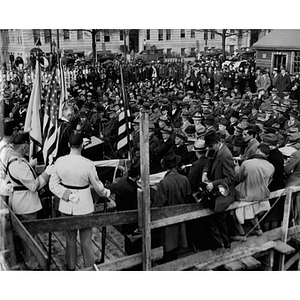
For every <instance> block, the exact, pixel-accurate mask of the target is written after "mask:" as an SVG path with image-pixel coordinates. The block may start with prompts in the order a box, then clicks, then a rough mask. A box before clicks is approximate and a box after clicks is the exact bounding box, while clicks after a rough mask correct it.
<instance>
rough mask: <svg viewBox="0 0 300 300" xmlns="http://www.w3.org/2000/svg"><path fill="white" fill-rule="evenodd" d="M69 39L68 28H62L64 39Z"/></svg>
mask: <svg viewBox="0 0 300 300" xmlns="http://www.w3.org/2000/svg"><path fill="white" fill-rule="evenodd" d="M69 39H70V30H69V29H64V40H69Z"/></svg>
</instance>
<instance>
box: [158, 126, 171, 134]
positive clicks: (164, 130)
mask: <svg viewBox="0 0 300 300" xmlns="http://www.w3.org/2000/svg"><path fill="white" fill-rule="evenodd" d="M172 132H173V128H172V127H169V126H165V127H164V128H163V129H161V133H167V134H172Z"/></svg>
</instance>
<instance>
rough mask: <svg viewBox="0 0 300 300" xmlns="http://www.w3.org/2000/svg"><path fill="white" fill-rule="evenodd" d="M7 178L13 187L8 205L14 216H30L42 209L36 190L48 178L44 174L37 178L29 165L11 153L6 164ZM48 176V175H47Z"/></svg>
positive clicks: (17, 155)
mask: <svg viewBox="0 0 300 300" xmlns="http://www.w3.org/2000/svg"><path fill="white" fill-rule="evenodd" d="M8 164H9V165H8V176H9V179H10V182H11V184H12V185H13V187H14V191H13V193H12V194H11V195H10V197H9V205H10V207H11V208H12V210H13V211H14V213H15V214H18V215H23V214H31V213H35V212H37V211H39V210H40V209H41V208H42V204H41V201H40V199H39V195H38V190H39V189H40V188H42V187H43V186H44V185H45V183H46V180H47V179H48V178H45V177H44V180H42V178H43V176H46V175H45V173H43V174H44V175H43V174H42V175H40V176H39V177H38V176H37V175H36V173H35V171H34V170H33V169H32V167H31V166H30V165H29V163H28V162H27V161H26V160H25V159H24V158H22V157H21V156H20V155H19V154H17V153H12V155H11V156H10V158H9V162H8ZM47 176H48V175H47ZM19 188H20V189H21V190H17V189H19Z"/></svg>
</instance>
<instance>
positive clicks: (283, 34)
mask: <svg viewBox="0 0 300 300" xmlns="http://www.w3.org/2000/svg"><path fill="white" fill-rule="evenodd" d="M252 48H254V49H258V50H259V49H276V50H277V49H278V50H281V49H285V50H299V49H300V29H274V30H272V31H271V32H270V33H269V34H267V35H266V36H264V37H263V38H261V39H260V40H258V42H256V43H255V44H253V45H252Z"/></svg>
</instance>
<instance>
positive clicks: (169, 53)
mask: <svg viewBox="0 0 300 300" xmlns="http://www.w3.org/2000/svg"><path fill="white" fill-rule="evenodd" d="M171 55H172V48H167V56H168V57H170V56H171Z"/></svg>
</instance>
